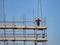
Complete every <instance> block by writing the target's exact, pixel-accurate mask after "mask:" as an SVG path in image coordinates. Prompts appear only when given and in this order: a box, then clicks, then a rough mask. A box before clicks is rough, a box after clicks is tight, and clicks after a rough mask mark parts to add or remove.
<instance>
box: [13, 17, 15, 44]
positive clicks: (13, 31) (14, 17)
mask: <svg viewBox="0 0 60 45" xmlns="http://www.w3.org/2000/svg"><path fill="white" fill-rule="evenodd" d="M12 22H13V24H12V25H13V26H14V27H15V17H14V16H13V21H12ZM14 32H15V31H14V29H13V37H14V40H13V45H15V33H14Z"/></svg>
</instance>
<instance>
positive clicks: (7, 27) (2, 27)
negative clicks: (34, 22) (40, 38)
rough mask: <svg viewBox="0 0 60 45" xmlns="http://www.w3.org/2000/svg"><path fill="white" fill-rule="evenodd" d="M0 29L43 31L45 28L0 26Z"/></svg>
mask: <svg viewBox="0 0 60 45" xmlns="http://www.w3.org/2000/svg"><path fill="white" fill-rule="evenodd" d="M0 29H33V30H45V29H47V27H46V26H9V25H0Z"/></svg>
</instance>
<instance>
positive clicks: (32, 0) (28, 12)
mask: <svg viewBox="0 0 60 45" xmlns="http://www.w3.org/2000/svg"><path fill="white" fill-rule="evenodd" d="M42 6H43V8H42V9H43V16H46V18H47V19H46V21H47V27H48V29H47V33H48V45H59V44H60V35H59V33H60V24H59V23H60V20H59V19H60V0H42ZM33 8H34V12H35V13H34V14H35V16H34V17H35V18H36V17H37V0H5V15H6V20H12V16H15V19H16V20H22V17H23V16H26V20H33V15H32V13H33V11H32V10H33ZM39 17H40V15H39ZM0 20H3V16H2V0H0Z"/></svg>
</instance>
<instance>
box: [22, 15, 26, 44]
mask: <svg viewBox="0 0 60 45" xmlns="http://www.w3.org/2000/svg"><path fill="white" fill-rule="evenodd" d="M23 25H24V26H26V17H25V16H23ZM23 35H24V38H26V35H25V29H23ZM25 42H26V41H25V40H24V45H26V43H25Z"/></svg>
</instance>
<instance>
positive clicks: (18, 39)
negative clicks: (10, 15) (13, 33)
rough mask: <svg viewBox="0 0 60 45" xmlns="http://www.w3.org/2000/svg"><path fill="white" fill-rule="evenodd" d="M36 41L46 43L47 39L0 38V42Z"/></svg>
mask: <svg viewBox="0 0 60 45" xmlns="http://www.w3.org/2000/svg"><path fill="white" fill-rule="evenodd" d="M7 40H8V41H38V42H44V41H48V40H47V38H37V39H36V38H0V41H7Z"/></svg>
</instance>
